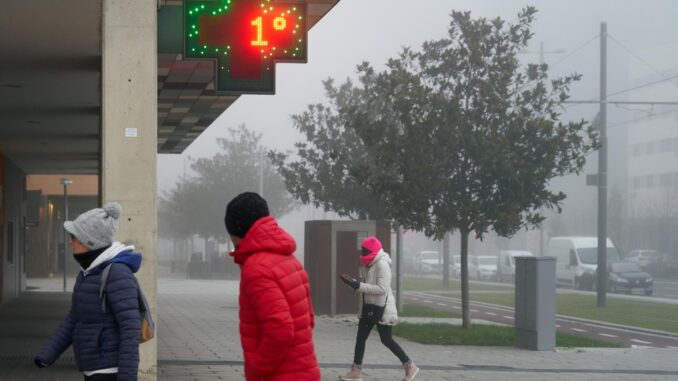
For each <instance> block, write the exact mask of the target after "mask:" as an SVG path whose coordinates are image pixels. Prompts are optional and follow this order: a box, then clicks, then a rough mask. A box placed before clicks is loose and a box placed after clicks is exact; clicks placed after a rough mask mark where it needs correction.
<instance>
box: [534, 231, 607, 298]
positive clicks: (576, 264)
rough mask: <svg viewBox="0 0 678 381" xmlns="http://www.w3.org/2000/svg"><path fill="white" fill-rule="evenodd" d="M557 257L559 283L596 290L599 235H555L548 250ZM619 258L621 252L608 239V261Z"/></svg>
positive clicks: (548, 253) (549, 253) (549, 254)
mask: <svg viewBox="0 0 678 381" xmlns="http://www.w3.org/2000/svg"><path fill="white" fill-rule="evenodd" d="M546 253H547V255H548V256H551V257H556V278H557V282H558V283H559V284H564V285H569V286H572V287H574V288H575V289H586V290H594V289H595V285H596V279H597V276H596V269H597V268H598V237H553V238H551V239H550V240H549V244H548V248H547V250H546ZM618 260H619V253H617V249H615V248H614V245H613V244H612V241H610V239H609V238H608V239H607V262H608V263H609V262H615V261H618Z"/></svg>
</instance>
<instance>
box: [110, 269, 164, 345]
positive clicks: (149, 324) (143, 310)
mask: <svg viewBox="0 0 678 381" xmlns="http://www.w3.org/2000/svg"><path fill="white" fill-rule="evenodd" d="M111 265H113V263H111V264H108V265H106V267H105V268H104V270H103V271H102V272H101V286H100V287H99V298H100V299H101V311H102V312H104V313H106V285H107V281H108V273H109V272H110V271H111ZM135 279H136V278H135ZM137 290H138V293H137V297H138V299H139V313H140V315H141V316H140V317H141V337H140V338H139V343H145V342H147V341H149V340H151V339H152V338H153V336H155V323H154V322H153V316H151V308H150V307H149V305H148V301H147V300H146V295H144V291H143V290H142V289H141V286H140V285H139V282H137Z"/></svg>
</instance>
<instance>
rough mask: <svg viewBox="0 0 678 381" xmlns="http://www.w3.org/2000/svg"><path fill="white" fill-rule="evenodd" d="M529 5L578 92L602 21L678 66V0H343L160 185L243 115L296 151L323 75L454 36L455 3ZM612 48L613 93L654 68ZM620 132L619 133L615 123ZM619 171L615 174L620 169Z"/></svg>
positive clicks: (612, 112)
mask: <svg viewBox="0 0 678 381" xmlns="http://www.w3.org/2000/svg"><path fill="white" fill-rule="evenodd" d="M528 4H529V5H534V6H536V7H537V9H538V10H539V13H538V14H537V20H536V22H535V23H534V24H533V31H534V33H535V36H534V38H533V40H532V44H531V47H530V50H531V51H537V50H538V49H539V42H540V41H543V42H544V44H545V49H546V50H547V51H549V50H557V49H563V50H565V51H566V53H564V54H547V55H546V56H545V61H546V62H547V63H549V64H554V63H556V62H558V61H559V60H563V59H564V60H563V61H562V62H561V63H559V64H558V65H557V66H556V67H555V68H554V70H553V74H555V75H564V74H568V73H572V72H574V71H576V72H579V73H582V74H584V79H583V81H582V82H581V83H579V84H577V85H576V86H575V87H574V88H573V89H572V99H593V98H596V97H597V96H598V83H599V75H598V72H599V44H600V43H599V41H598V40H595V41H593V42H591V43H589V44H588V45H587V46H586V47H585V48H584V49H581V50H580V51H578V52H576V53H574V50H575V49H576V48H578V47H580V46H581V45H582V44H583V43H584V42H586V41H588V40H590V39H591V38H593V37H594V36H595V35H596V34H598V33H599V30H600V22H601V21H606V22H607V23H608V32H609V33H610V34H611V35H612V36H614V37H615V38H616V39H617V40H619V41H621V42H623V43H624V44H625V45H626V46H627V47H629V48H631V49H633V50H634V51H635V52H637V53H639V54H641V55H642V54H643V53H642V52H645V51H648V50H652V49H651V48H653V47H655V49H654V50H653V51H654V52H657V51H659V52H661V49H657V48H656V47H661V46H667V55H665V56H664V55H662V54H656V53H654V54H652V55H648V56H647V58H645V59H646V60H648V61H651V64H652V65H653V66H654V67H655V68H658V69H659V70H665V69H667V68H675V67H676V66H678V63H677V61H676V59H675V53H672V54H668V49H670V48H669V47H668V46H669V45H670V44H673V46H672V47H673V48H674V49H673V51H674V52H675V50H676V49H675V48H676V46H678V45H676V41H678V23H676V22H675V20H676V17H677V16H678V1H672V0H644V1H640V0H635V1H632V0H567V1H562V0H541V1H531V2H526V1H515V0H464V1H461V0H459V1H455V0H418V1H412V0H407V1H406V0H341V1H340V2H339V4H338V5H337V6H336V7H335V8H334V9H332V10H331V11H330V12H329V14H328V15H327V16H325V18H323V19H322V20H321V21H320V22H319V23H318V24H317V25H315V27H314V28H313V29H312V30H311V31H310V32H309V38H308V40H309V41H308V63H307V64H278V65H277V75H276V76H277V83H276V95H244V96H242V97H241V98H240V99H239V100H238V101H237V102H236V103H234V104H233V105H232V106H231V107H230V108H229V109H227V110H226V111H225V112H224V113H223V114H222V115H221V116H220V117H219V118H218V119H217V120H216V121H215V122H214V123H213V124H212V126H210V127H209V128H208V129H207V130H206V131H205V132H204V133H203V134H202V135H201V136H200V137H199V138H198V139H197V140H196V141H194V142H193V143H192V144H191V146H189V147H188V149H186V151H185V152H184V153H183V154H182V155H159V160H158V187H159V189H160V190H163V189H168V188H170V187H172V186H173V185H174V182H175V181H176V177H177V176H179V175H181V173H182V172H183V168H184V165H183V164H182V162H184V161H185V159H186V158H187V157H188V156H191V157H204V156H212V155H213V154H214V152H215V150H216V149H217V144H216V142H215V139H216V138H217V137H223V136H227V129H228V128H229V127H235V126H237V125H238V124H241V123H244V124H246V125H247V127H248V128H249V129H251V130H255V131H257V132H260V133H263V134H264V135H263V140H262V143H263V144H264V145H266V146H267V147H270V148H274V149H279V150H292V149H293V144H294V143H295V142H296V141H298V140H300V139H301V138H302V136H301V134H299V133H298V132H297V131H296V130H295V129H294V128H293V126H292V123H291V120H290V114H296V113H300V112H302V111H304V110H305V109H306V106H307V105H308V104H310V103H317V102H324V101H325V98H324V94H323V89H322V84H321V81H322V80H324V79H327V78H328V77H333V78H335V79H337V80H338V81H343V80H345V79H346V78H347V77H355V67H356V65H357V64H359V63H361V62H362V61H369V62H371V63H372V64H373V65H374V66H376V67H377V68H378V69H381V68H383V65H384V62H385V61H386V60H387V59H388V58H390V57H393V56H395V55H396V54H397V53H398V52H399V51H400V50H401V48H402V47H403V46H411V47H413V48H415V49H418V48H419V47H420V46H421V43H422V42H423V41H425V40H431V39H437V38H442V37H445V35H446V31H447V26H448V24H449V21H450V17H449V14H450V12H451V11H452V10H453V9H455V10H470V11H471V12H472V14H473V15H474V16H475V17H478V16H483V17H488V18H493V17H496V16H501V17H502V18H504V19H507V20H510V21H511V20H515V16H516V14H517V13H518V12H519V11H520V9H521V8H523V7H524V6H526V5H528ZM608 49H609V58H608V61H609V74H608V86H609V87H608V88H609V91H610V92H612V91H615V90H619V89H624V88H627V87H629V86H630V84H631V81H632V80H633V79H634V78H637V76H638V74H639V73H642V70H646V71H647V73H646V74H647V75H650V74H653V72H652V70H651V69H649V68H647V67H645V66H643V65H641V64H640V63H639V62H638V60H637V59H635V58H633V57H632V56H631V55H629V54H628V53H627V52H625V51H623V50H622V49H620V48H619V47H618V46H616V45H614V44H611V45H610V47H609V48H608ZM568 55H570V56H569V57H568ZM672 58H673V59H672ZM538 59H539V57H538V54H529V53H526V54H521V60H522V61H523V62H534V63H537V62H538ZM630 68H633V70H631V69H630ZM630 71H632V72H633V75H631V74H629V72H630ZM629 97H632V96H631V95H629ZM596 111H597V106H595V105H592V106H579V107H575V108H572V109H571V111H570V112H568V113H567V114H566V116H567V117H569V118H573V119H579V118H585V119H587V120H591V119H592V118H593V116H594V115H595V113H596ZM608 113H609V116H608V120H609V122H610V123H614V122H615V121H619V120H626V119H629V118H632V117H633V115H632V114H630V113H629V112H627V111H624V110H621V109H617V108H614V107H610V108H609V109H608ZM619 131H621V130H619ZM611 134H612V135H613V136H611V139H614V138H615V137H614V131H613V132H611ZM592 164H595V160H591V162H590V164H589V166H590V165H592ZM611 171H612V172H613V173H612V176H614V168H611ZM591 191H592V190H591Z"/></svg>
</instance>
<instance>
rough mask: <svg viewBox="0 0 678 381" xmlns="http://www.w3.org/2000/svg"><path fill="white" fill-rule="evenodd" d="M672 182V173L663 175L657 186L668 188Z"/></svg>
mask: <svg viewBox="0 0 678 381" xmlns="http://www.w3.org/2000/svg"><path fill="white" fill-rule="evenodd" d="M672 181H673V174H672V173H663V174H662V175H661V176H660V178H659V186H662V187H670V186H671V183H672Z"/></svg>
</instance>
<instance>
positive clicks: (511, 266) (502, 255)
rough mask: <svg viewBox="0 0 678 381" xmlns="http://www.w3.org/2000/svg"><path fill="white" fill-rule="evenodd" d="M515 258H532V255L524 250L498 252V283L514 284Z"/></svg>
mask: <svg viewBox="0 0 678 381" xmlns="http://www.w3.org/2000/svg"><path fill="white" fill-rule="evenodd" d="M516 257H534V254H532V253H531V252H529V251H524V250H502V251H500V252H499V271H498V273H497V280H499V281H500V282H511V283H515V282H516V259H515V258H516Z"/></svg>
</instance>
